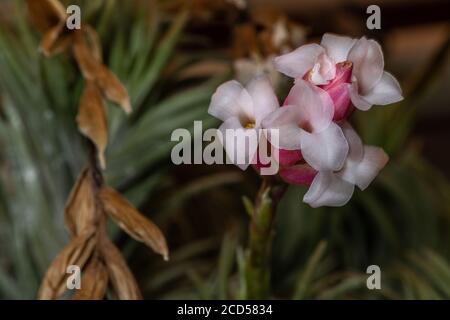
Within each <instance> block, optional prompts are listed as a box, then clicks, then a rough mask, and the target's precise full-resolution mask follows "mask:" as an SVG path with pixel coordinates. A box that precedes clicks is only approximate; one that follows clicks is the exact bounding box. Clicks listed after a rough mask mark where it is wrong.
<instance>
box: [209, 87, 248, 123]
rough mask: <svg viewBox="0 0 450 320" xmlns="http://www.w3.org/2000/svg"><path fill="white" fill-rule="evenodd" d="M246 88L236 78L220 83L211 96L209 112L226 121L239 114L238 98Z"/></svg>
mask: <svg viewBox="0 0 450 320" xmlns="http://www.w3.org/2000/svg"><path fill="white" fill-rule="evenodd" d="M243 89H244V88H243V87H242V85H241V84H240V83H239V82H237V81H236V80H231V81H227V82H225V83H223V84H222V85H220V86H219V87H218V88H217V90H216V92H215V93H214V94H213V96H212V98H211V103H210V105H209V109H208V113H209V114H210V115H212V116H213V117H216V118H217V119H220V120H222V121H226V120H227V119H229V118H231V117H233V116H237V115H238V113H239V104H238V103H237V100H238V98H239V96H240V95H241V92H242V90H243Z"/></svg>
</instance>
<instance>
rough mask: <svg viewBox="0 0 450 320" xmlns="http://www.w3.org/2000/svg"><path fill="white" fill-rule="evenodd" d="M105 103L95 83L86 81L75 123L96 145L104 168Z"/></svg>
mask: <svg viewBox="0 0 450 320" xmlns="http://www.w3.org/2000/svg"><path fill="white" fill-rule="evenodd" d="M105 108H106V107H105V104H104V103H103V97H102V95H101V93H100V90H99V88H98V87H97V85H96V84H95V83H94V82H92V81H88V82H87V83H86V85H85V87H84V90H83V94H82V96H81V100H80V107H79V109H78V115H77V124H78V129H79V130H80V132H81V133H82V134H84V135H85V136H86V137H88V138H89V139H90V140H91V141H92V142H93V143H94V144H95V146H96V147H97V152H98V159H99V162H100V166H101V167H102V169H104V168H105V166H106V162H105V149H106V146H107V144H108V124H107V120H106V110H105Z"/></svg>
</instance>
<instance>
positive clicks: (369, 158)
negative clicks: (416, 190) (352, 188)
mask: <svg viewBox="0 0 450 320" xmlns="http://www.w3.org/2000/svg"><path fill="white" fill-rule="evenodd" d="M388 160H389V156H388V155H387V154H386V153H385V152H384V151H383V149H381V148H378V147H374V146H364V155H363V158H362V159H361V160H360V161H351V160H350V161H347V162H346V164H345V166H344V168H343V169H342V170H341V171H340V172H339V173H338V175H339V176H340V177H341V178H342V179H344V180H345V181H347V182H350V183H353V184H356V185H357V186H358V187H359V188H360V189H361V190H364V189H366V188H367V187H368V186H369V184H370V183H371V182H372V181H373V179H375V177H376V176H377V175H378V173H379V172H380V170H381V169H383V168H384V166H385V165H386V163H387V162H388Z"/></svg>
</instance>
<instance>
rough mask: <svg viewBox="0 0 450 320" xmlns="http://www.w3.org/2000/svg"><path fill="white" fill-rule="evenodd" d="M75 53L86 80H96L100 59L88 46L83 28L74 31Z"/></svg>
mask: <svg viewBox="0 0 450 320" xmlns="http://www.w3.org/2000/svg"><path fill="white" fill-rule="evenodd" d="M73 55H74V56H75V60H76V61H77V63H78V67H79V68H80V70H81V73H82V74H83V77H84V78H85V79H86V80H95V78H96V74H97V69H98V67H99V64H100V61H98V60H97V59H96V58H95V54H94V53H93V52H92V50H91V48H90V47H89V46H88V44H87V42H86V39H85V38H84V33H83V31H81V30H76V31H75V32H74V44H73Z"/></svg>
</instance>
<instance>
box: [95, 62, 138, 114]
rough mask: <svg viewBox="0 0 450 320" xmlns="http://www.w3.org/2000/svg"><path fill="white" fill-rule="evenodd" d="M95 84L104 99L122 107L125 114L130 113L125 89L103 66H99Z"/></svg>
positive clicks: (129, 104) (128, 99)
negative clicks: (100, 90)
mask: <svg viewBox="0 0 450 320" xmlns="http://www.w3.org/2000/svg"><path fill="white" fill-rule="evenodd" d="M96 76H97V78H96V80H97V84H98V85H99V87H100V88H101V89H102V91H103V94H104V95H105V96H106V98H107V99H108V100H110V101H112V102H114V103H117V104H118V105H120V106H121V107H122V109H123V110H124V111H125V112H126V113H131V111H132V110H131V103H130V98H129V96H128V92H127V89H125V87H124V86H123V84H122V83H121V82H120V81H119V79H118V78H117V77H116V75H115V74H114V73H112V72H111V71H110V70H109V69H108V68H107V67H106V66H105V65H103V64H100V65H99V66H98V69H97V74H96Z"/></svg>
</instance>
